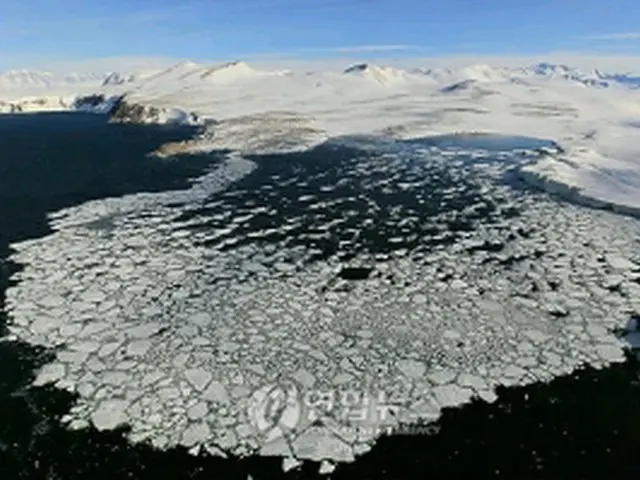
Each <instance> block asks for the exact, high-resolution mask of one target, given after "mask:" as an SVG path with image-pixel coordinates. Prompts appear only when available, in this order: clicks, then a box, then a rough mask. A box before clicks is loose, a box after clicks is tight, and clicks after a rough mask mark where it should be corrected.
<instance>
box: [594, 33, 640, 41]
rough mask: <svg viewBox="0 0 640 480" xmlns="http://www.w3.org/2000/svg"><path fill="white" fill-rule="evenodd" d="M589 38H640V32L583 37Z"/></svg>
mask: <svg viewBox="0 0 640 480" xmlns="http://www.w3.org/2000/svg"><path fill="white" fill-rule="evenodd" d="M583 38H586V39H588V40H640V32H622V33H606V34H603V35H589V36H587V37H583Z"/></svg>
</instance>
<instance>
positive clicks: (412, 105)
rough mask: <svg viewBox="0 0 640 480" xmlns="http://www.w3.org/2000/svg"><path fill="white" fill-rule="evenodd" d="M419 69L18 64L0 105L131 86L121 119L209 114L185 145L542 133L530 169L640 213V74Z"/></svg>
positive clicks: (31, 104)
mask: <svg viewBox="0 0 640 480" xmlns="http://www.w3.org/2000/svg"><path fill="white" fill-rule="evenodd" d="M416 67H417V68H414V69H407V70H402V69H398V68H391V67H385V66H381V65H373V64H355V65H351V66H348V65H347V66H346V67H344V66H343V68H341V69H337V70H335V71H317V72H305V71H295V70H294V71H293V72H289V71H279V70H274V71H269V70H259V69H256V68H254V67H252V66H250V65H247V64H246V63H243V62H233V63H227V64H222V65H213V66H212V65H201V64H197V63H194V62H182V63H179V64H176V65H174V66H172V67H170V68H167V69H165V70H162V71H159V72H155V73H154V74H151V75H144V76H135V75H131V74H113V73H111V74H109V75H106V74H105V75H104V76H102V77H100V76H99V75H93V76H88V77H86V76H85V77H81V78H80V79H78V80H77V81H72V79H73V78H74V77H69V76H67V78H62V79H60V78H54V77H53V76H52V75H50V74H46V73H41V72H28V71H12V72H7V73H5V74H2V75H0V111H12V110H11V107H10V104H12V103H13V104H15V102H16V100H17V101H18V103H22V105H24V108H23V109H22V110H29V111H33V110H38V109H65V108H72V105H74V100H73V99H74V98H77V96H78V95H80V94H89V93H100V94H103V95H105V96H107V97H109V96H112V95H119V94H126V97H125V101H126V103H127V104H128V105H139V106H141V107H140V108H141V109H142V113H140V112H139V109H138V111H137V114H136V117H135V118H131V119H127V118H126V116H123V118H121V120H122V121H142V122H147V123H149V122H164V121H188V122H190V123H193V121H195V120H194V119H197V121H199V122H206V121H208V120H214V121H215V124H214V125H213V126H211V127H209V128H207V131H206V132H205V134H204V135H202V137H201V138H199V139H198V140H197V141H196V142H191V143H190V144H189V146H190V148H198V149H200V150H202V149H204V148H230V149H234V150H238V151H239V152H241V153H248V152H264V151H279V150H282V149H285V150H290V149H304V148H308V147H310V146H312V145H314V144H317V143H319V142H321V141H323V140H326V139H328V138H335V137H342V136H348V135H362V134H364V135H382V136H385V137H391V138H415V137H423V136H429V135H435V134H443V133H451V132H486V133H500V134H506V135H511V134H513V135H527V136H537V137H540V138H545V139H549V140H554V141H556V142H557V143H558V144H559V145H561V146H562V147H563V149H564V150H565V153H564V155H563V156H562V157H553V158H551V157H549V158H543V159H541V160H540V161H539V162H538V163H535V164H531V165H527V166H526V167H524V169H523V173H524V174H525V176H526V178H528V179H529V180H531V181H534V182H536V183H537V184H539V185H541V186H543V187H545V188H552V189H553V190H554V191H557V192H559V193H565V194H570V195H571V196H573V197H576V198H579V199H583V200H584V199H586V198H590V199H592V200H593V201H595V203H596V204H599V205H603V204H604V205H606V204H614V205H619V206H622V207H623V209H627V210H631V211H640V145H639V144H638V142H637V138H640V137H639V135H640V96H639V92H638V90H637V87H638V85H639V84H640V81H639V80H638V76H634V74H632V73H628V72H625V73H605V72H602V71H600V70H595V69H594V70H592V71H581V70H578V69H575V68H571V67H569V66H566V65H558V64H551V63H538V64H534V65H530V66H528V67H512V68H506V67H493V66H490V65H485V64H476V65H473V64H472V65H467V66H463V67H444V68H435V69H431V68H424V67H423V66H420V65H417V66H416ZM80 80H81V81H80ZM136 108H137V107H136Z"/></svg>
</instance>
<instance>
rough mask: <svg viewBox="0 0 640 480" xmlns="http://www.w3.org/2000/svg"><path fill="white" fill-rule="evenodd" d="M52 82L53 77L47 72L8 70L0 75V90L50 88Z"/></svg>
mask: <svg viewBox="0 0 640 480" xmlns="http://www.w3.org/2000/svg"><path fill="white" fill-rule="evenodd" d="M54 81H55V79H54V75H53V74H52V73H49V72H39V71H31V70H9V71H7V72H4V73H0V89H9V88H10V89H15V88H25V87H28V88H33V87H35V88H46V87H50V86H51V85H52V84H53V83H54Z"/></svg>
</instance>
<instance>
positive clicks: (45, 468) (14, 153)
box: [0, 114, 640, 480]
mask: <svg viewBox="0 0 640 480" xmlns="http://www.w3.org/2000/svg"><path fill="white" fill-rule="evenodd" d="M192 133H193V132H192V130H190V129H188V128H175V127H148V126H130V125H126V126H123V125H110V124H106V122H105V120H104V119H103V118H101V117H97V116H91V115H76V114H74V115H69V114H50V115H28V116H27V115H25V116H0V332H4V330H3V329H4V327H5V326H6V324H7V322H10V321H11V319H10V317H8V316H7V315H6V314H5V313H4V309H3V307H4V291H5V290H6V288H7V286H8V285H9V276H10V275H11V273H12V272H15V271H17V270H18V269H19V268H20V266H19V265H15V264H12V263H10V262H8V261H6V257H7V255H8V253H9V244H10V243H11V242H15V241H19V240H22V239H27V238H34V237H39V236H43V235H46V234H47V233H48V232H49V229H48V225H47V221H46V214H47V213H50V212H54V211H57V210H58V209H60V208H64V207H69V206H73V205H77V204H80V203H82V202H85V201H87V200H90V199H97V198H102V197H107V196H118V195H123V194H127V193H134V192H150V191H163V190H168V189H180V188H185V187H186V186H188V185H189V180H190V179H192V178H194V177H196V176H198V175H200V174H201V173H203V172H204V171H206V170H207V169H208V168H209V167H210V166H212V165H213V164H215V163H216V162H217V161H218V160H217V159H216V157H215V156H193V157H183V158H181V159H180V160H166V161H162V160H158V159H155V158H149V157H147V155H146V154H147V153H148V152H149V151H151V150H153V149H155V148H156V147H157V146H159V145H160V144H161V143H164V142H167V141H176V140H180V139H183V138H186V137H188V136H189V135H191V134H192ZM442 141H443V142H444V143H441V144H439V145H437V146H441V147H446V146H450V145H452V144H455V141H456V139H454V138H445V139H442ZM482 141H483V142H485V143H483V144H481V146H483V147H485V148H486V147H490V146H491V145H490V144H491V142H495V141H496V140H495V139H487V138H484V139H482ZM487 142H488V143H487ZM500 142H503V141H502V140H501V141H500ZM500 142H498V143H500ZM456 145H459V146H462V147H468V146H478V145H476V144H473V145H471V144H466V145H461V144H456ZM500 145H502V146H504V143H500ZM510 146H511V147H512V148H521V144H520V142H519V141H514V143H512V144H511V145H510ZM522 146H525V145H522ZM526 146H529V147H534V148H535V147H537V146H544V145H543V144H540V145H531V144H527V145H526ZM254 160H255V161H256V163H257V164H258V168H257V169H256V171H254V172H253V173H252V174H250V175H248V176H247V177H245V178H243V179H242V180H240V181H239V182H237V183H236V184H235V185H233V186H232V187H231V188H230V189H229V190H228V191H227V192H225V193H223V194H221V195H219V197H217V199H216V202H214V206H209V207H207V206H205V207H204V208H203V209H200V210H197V211H194V212H192V213H191V214H190V216H191V217H195V216H202V217H204V218H211V217H212V216H214V215H216V214H220V213H222V212H225V211H226V212H230V215H231V216H242V215H244V214H245V213H246V212H244V210H243V209H246V208H256V207H260V206H265V207H268V209H270V210H273V209H276V211H275V213H272V216H271V217H260V216H258V217H255V218H254V219H253V220H252V222H250V223H248V224H247V225H246V226H245V227H244V228H245V229H246V232H244V233H247V234H248V233H251V232H252V231H256V230H258V229H262V228H265V226H269V225H271V224H272V223H273V224H274V225H276V224H278V223H281V222H282V221H288V220H291V219H295V220H296V221H298V220H300V212H301V211H303V210H304V202H305V200H304V199H305V198H306V196H308V195H310V194H312V193H317V192H318V187H319V186H321V185H336V184H337V185H338V188H337V190H336V189H334V190H332V191H331V195H330V196H331V198H332V199H334V200H335V198H338V197H340V198H344V199H345V201H344V202H342V203H340V202H338V203H334V204H333V207H332V208H333V209H341V210H362V209H365V208H367V206H366V205H364V204H362V203H361V202H362V199H361V198H360V197H359V195H358V193H359V192H361V191H362V190H363V189H364V190H366V191H367V193H368V196H369V199H370V200H372V201H375V202H376V204H382V205H386V206H388V207H389V210H390V211H391V210H392V211H393V212H394V215H396V214H399V215H401V216H411V215H418V216H422V217H424V218H427V217H428V216H429V215H432V214H433V213H434V212H433V211H430V210H429V208H427V207H428V206H429V205H434V204H437V205H439V206H440V210H439V211H441V210H444V211H446V212H447V214H448V216H449V218H450V219H451V225H449V232H448V234H447V235H440V234H442V232H430V231H428V230H425V231H421V232H419V233H420V235H421V236H423V237H424V236H429V235H435V234H436V233H437V234H438V235H440V236H439V237H438V238H440V240H439V241H442V242H453V241H455V240H456V232H460V231H464V230H465V229H469V228H473V223H474V222H476V221H492V219H499V218H504V217H508V216H510V215H517V212H512V211H508V209H505V208H503V207H502V206H501V205H500V203H499V202H498V203H496V202H487V204H486V208H485V209H481V210H479V211H477V212H475V213H474V215H475V216H471V217H464V218H462V217H461V216H460V212H461V211H462V210H464V207H465V204H466V203H467V202H471V201H474V202H477V201H478V197H479V196H480V195H481V191H480V190H478V189H477V188H476V185H474V184H473V182H467V180H465V178H466V177H464V175H463V174H465V173H469V172H466V171H465V170H464V168H462V169H458V170H455V171H454V170H451V169H446V168H439V169H437V168H436V167H434V166H433V165H432V166H431V167H430V169H429V170H428V171H418V172H417V171H416V168H418V169H419V168H422V167H421V166H420V165H413V164H411V162H408V163H407V164H406V165H402V166H401V168H402V169H403V170H402V172H404V173H403V181H408V183H411V182H410V180H411V175H414V174H415V175H418V174H419V175H421V176H422V178H423V177H424V175H425V174H428V178H429V179H430V182H431V186H432V188H431V189H430V190H429V191H428V192H424V191H423V190H421V191H417V190H412V187H407V188H403V189H401V191H400V192H398V191H392V192H390V191H389V190H388V189H384V188H378V183H379V182H378V180H380V178H378V177H384V175H385V174H386V172H387V171H386V170H384V169H383V168H382V165H377V166H379V167H380V168H379V169H376V168H375V167H376V164H375V162H376V161H377V160H376V159H375V158H374V157H371V159H370V160H371V162H374V163H371V164H368V165H369V166H370V167H371V168H369V169H367V170H362V168H361V167H362V161H363V154H362V152H357V151H355V150H353V149H349V148H339V147H335V146H333V147H330V146H325V147H321V148H319V149H316V150H314V151H312V152H308V153H303V154H292V155H288V156H268V157H256V158H254ZM394 171H395V172H396V173H397V172H398V170H397V169H396V170H394ZM344 172H351V173H350V175H349V176H348V178H347V176H345V175H344ZM416 172H417V173H416ZM274 177H277V178H278V182H276V183H275V187H274V186H273V185H274V184H272V185H271V187H269V188H264V187H265V184H266V183H268V182H266V179H272V178H274ZM454 183H455V184H456V185H457V186H458V187H460V188H458V189H457V192H458V193H457V194H455V195H451V194H450V192H449V194H446V195H445V194H444V193H443V192H444V191H445V190H446V188H447V187H448V186H450V185H451V184H454ZM256 192H259V194H258V195H256ZM420 195H424V198H423V200H424V203H416V201H417V200H419V199H420V198H421V197H420ZM327 196H328V197H329V195H327ZM327 200H329V198H328V199H327ZM425 205H426V206H425ZM331 214H334V215H335V214H336V212H333V213H332V212H331V208H329V209H328V210H324V211H318V212H317V214H315V215H307V216H305V217H304V218H302V220H303V221H301V222H300V223H299V225H298V227H297V228H298V230H295V231H292V232H290V233H289V235H287V238H275V237H274V238H269V239H267V240H268V241H270V242H273V243H279V242H282V243H283V244H285V245H287V246H291V243H293V244H294V246H302V247H305V248H308V249H309V251H311V252H314V251H315V252H316V253H313V255H316V257H313V256H312V257H310V258H309V259H308V260H309V261H313V260H317V259H318V258H317V255H320V257H321V258H322V257H323V256H326V255H333V254H336V255H341V256H342V257H343V258H346V259H348V258H349V257H350V256H352V255H354V254H356V253H361V252H362V251H365V252H370V253H372V254H380V253H386V252H388V251H389V250H390V249H392V248H398V245H399V244H398V243H397V242H394V243H393V246H391V245H390V244H389V243H388V239H389V238H392V237H393V236H394V235H396V236H397V234H398V232H397V230H398V228H396V226H395V225H394V218H397V217H392V216H390V215H389V214H388V212H386V211H385V210H384V209H382V210H380V209H377V210H375V211H372V213H371V217H370V220H371V222H370V223H369V225H370V227H369V228H365V229H364V230H363V231H362V232H361V233H360V234H359V236H358V238H357V241H350V239H352V238H353V235H352V234H351V233H352V232H351V231H350V227H353V225H350V224H349V223H348V222H346V223H345V224H343V225H340V227H339V228H336V230H335V231H332V232H331V235H330V236H329V240H326V241H324V243H322V242H321V243H319V244H318V243H317V241H315V240H314V241H313V242H316V243H313V242H312V241H311V240H310V239H311V238H315V237H313V236H312V235H311V236H310V235H309V234H313V233H314V228H315V226H316V225H317V224H318V223H323V222H327V221H328V220H330V218H328V217H327V215H331ZM186 217H189V215H187V216H186ZM422 217H420V218H422ZM185 219H188V218H183V220H185ZM227 221H228V219H227ZM211 222H213V221H212V220H210V221H208V223H207V222H203V223H202V224H201V226H199V228H200V229H205V230H206V229H207V228H214V227H216V225H215V224H214V223H213V224H212V223H211ZM407 233H410V235H409V234H408V235H406V236H405V237H403V240H402V242H404V243H402V242H401V244H400V246H402V247H403V248H417V247H416V245H415V244H412V243H411V242H412V241H415V239H414V238H413V236H412V235H413V234H414V233H415V232H407ZM445 233H446V232H445ZM274 235H276V236H277V234H275V233H274ZM246 238H250V237H248V236H247V237H246ZM225 240H228V239H224V238H220V239H217V240H216V241H217V242H219V243H220V242H223V241H225ZM247 241H248V240H247ZM310 242H311V243H310ZM236 245H237V244H236ZM51 355H52V352H49V351H46V350H44V349H40V348H34V347H32V346H30V345H27V344H24V343H21V342H18V341H8V340H7V339H6V338H5V339H4V340H0V479H2V480H5V479H7V480H11V479H14V478H21V479H30V480H31V479H48V480H53V479H87V478H92V479H99V478H104V479H109V480H115V479H121V478H122V479H124V478H127V479H138V478H140V479H142V478H144V479H163V478H167V479H169V478H171V479H187V478H188V479H212V478H222V479H226V478H238V479H243V480H244V479H246V478H247V475H248V474H250V475H251V476H252V477H253V478H254V479H258V478H278V477H288V478H314V477H316V476H317V470H318V465H317V464H314V463H312V462H308V463H306V464H305V465H303V466H302V467H301V468H300V469H296V470H294V471H291V472H289V473H288V474H287V475H284V474H282V472H281V467H280V465H281V459H279V458H247V459H218V458H210V457H203V456H200V457H193V456H190V455H189V454H187V452H186V451H185V450H184V449H182V448H175V449H171V450H169V451H159V450H155V449H153V448H152V447H150V446H146V445H137V446H132V445H130V444H129V443H128V442H127V440H126V439H125V438H124V436H123V430H118V431H114V432H109V433H99V432H97V431H95V430H92V429H86V430H80V431H73V432H71V431H67V430H66V429H64V428H63V427H61V426H60V424H59V422H58V421H59V419H60V418H61V416H62V415H64V414H65V413H66V412H67V411H68V410H69V408H70V407H71V405H72V404H73V401H74V398H73V396H72V395H71V394H69V393H67V392H65V391H62V390H58V389H56V388H54V387H52V386H46V387H30V386H29V384H30V382H31V380H32V379H33V377H34V370H35V369H36V368H37V367H38V366H39V365H41V364H42V363H45V362H46V361H47V359H48V358H49V357H50V356H51ZM638 371H639V370H638V366H637V364H636V363H635V362H634V361H631V360H629V362H627V363H625V364H620V365H615V366H611V367H609V368H606V369H604V370H599V371H596V370H593V369H591V368H584V369H583V370H581V371H579V372H577V373H575V374H573V375H571V376H566V377H559V378H557V379H556V380H554V381H553V382H551V383H549V384H533V385H529V386H526V387H517V388H509V389H506V388H503V389H500V390H499V391H498V394H499V399H498V401H496V402H495V403H493V404H487V403H485V402H483V401H480V400H476V401H474V402H473V403H471V404H469V405H466V406H464V407H462V408H456V409H447V410H446V411H445V413H444V415H443V417H442V418H441V419H440V420H439V421H438V424H437V425H436V427H437V431H438V433H436V434H433V435H429V436H427V435H422V436H417V435H413V436H398V435H395V436H389V437H386V438H383V439H381V440H380V441H379V442H378V443H377V444H376V446H375V447H374V448H373V450H372V451H371V452H369V453H367V454H365V455H364V456H362V457H361V458H359V459H358V460H357V461H356V462H355V463H353V464H350V465H344V466H339V467H338V468H337V469H336V471H335V472H334V473H333V474H332V478H344V479H358V478H367V479H374V478H375V479H395V478H451V477H452V476H453V475H464V476H466V477H468V478H639V477H640V455H639V452H638V444H639V442H638V432H640V381H639V377H638Z"/></svg>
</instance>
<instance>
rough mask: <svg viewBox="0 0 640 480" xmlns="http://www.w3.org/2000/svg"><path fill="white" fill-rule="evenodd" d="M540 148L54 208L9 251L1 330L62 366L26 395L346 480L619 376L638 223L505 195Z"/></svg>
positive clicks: (234, 176)
mask: <svg viewBox="0 0 640 480" xmlns="http://www.w3.org/2000/svg"><path fill="white" fill-rule="evenodd" d="M523 142H524V143H523ZM474 144H477V145H480V147H481V148H476V147H474V146H473V145H474ZM541 144H542V145H541ZM501 146H502V147H501ZM535 149H538V152H536V151H535ZM544 149H546V150H544ZM554 149H555V150H554ZM541 151H542V152H546V153H543V155H552V154H558V152H559V149H558V147H557V146H554V145H553V144H548V145H546V146H544V142H531V141H530V140H528V139H517V138H516V139H511V138H507V137H503V138H498V139H495V138H493V137H475V138H473V137H471V138H470V137H455V136H453V137H452V136H448V137H440V138H429V139H426V140H412V141H392V140H389V141H380V140H379V139H378V138H376V137H357V136H347V137H340V138H336V139H332V140H330V141H327V142H324V143H323V144H321V145H318V146H316V147H314V148H312V149H310V150H307V151H303V152H297V153H296V152H294V153H290V154H288V155H282V154H278V155H257V156H256V155H253V156H247V157H245V158H243V157H239V156H237V154H234V153H230V154H229V156H228V158H227V160H226V161H225V162H222V163H221V164H220V165H219V166H218V168H217V169H216V170H214V171H212V172H211V173H209V174H207V175H205V176H204V177H202V178H201V179H200V180H199V181H198V182H196V183H195V184H194V186H193V187H192V188H190V189H188V190H185V191H181V192H171V193H169V192H168V193H159V194H143V195H131V196H125V197H122V198H112V199H107V200H100V201H92V202H89V203H86V204H83V205H80V206H77V207H73V208H70V209H66V210H62V211H60V212H57V213H56V214H54V215H52V216H51V218H50V222H51V225H52V228H53V233H52V234H51V235H49V236H46V237H44V238H40V239H34V240H28V241H24V242H20V243H17V244H14V245H12V247H13V248H14V249H15V253H14V254H13V256H12V259H13V260H14V261H16V262H19V263H21V264H23V265H24V269H23V270H22V271H21V272H20V273H18V274H16V275H15V278H14V279H15V280H19V281H18V282H16V283H15V284H14V285H13V286H12V287H11V288H9V289H8V291H7V309H8V312H9V314H10V315H11V318H12V323H11V325H10V333H11V335H12V336H14V337H17V338H20V339H23V340H26V341H28V342H30V343H33V344H41V345H46V346H49V347H53V348H55V349H57V358H56V360H55V361H54V362H53V363H49V364H47V365H45V366H44V367H43V368H42V369H41V371H40V372H39V374H38V376H37V378H36V380H35V383H36V384H45V383H50V382H53V383H55V385H57V386H58V387H60V388H66V389H69V390H72V391H75V392H77V393H78V395H79V399H78V402H77V404H76V405H75V406H74V407H73V409H72V410H71V411H70V412H69V414H68V415H67V416H66V417H65V418H63V421H65V422H68V424H69V427H70V428H83V427H86V426H88V425H93V426H95V427H96V428H98V429H101V430H104V429H112V428H115V427H117V426H119V425H123V424H128V425H130V426H131V432H130V437H131V439H132V441H143V440H149V441H151V442H152V443H153V444H154V445H156V446H158V447H166V446H170V445H177V444H178V445H185V446H187V447H189V448H192V449H193V451H194V452H196V451H199V450H200V449H205V450H206V451H208V452H209V453H211V454H214V455H220V456H225V455H249V454H260V455H282V456H284V457H285V458H289V459H297V460H301V459H312V460H325V461H331V462H348V461H351V460H353V459H354V458H355V456H357V455H358V454H360V453H362V452H365V451H367V450H368V449H370V448H371V446H372V444H373V443H374V442H375V440H376V438H378V437H379V436H380V435H382V434H384V433H387V432H390V431H396V432H398V431H400V432H402V431H403V429H407V428H418V427H416V426H415V425H416V424H417V423H419V422H420V421H426V422H429V421H433V420H435V419H436V418H438V416H439V414H440V412H441V409H442V408H444V407H449V406H457V405H460V404H463V403H465V402H467V401H469V400H470V399H471V398H472V397H474V396H479V397H481V398H483V399H484V400H486V401H492V400H493V399H494V398H495V394H494V392H493V389H494V388H495V387H496V386H497V385H518V384H526V383H530V382H534V381H538V380H543V381H544V380H548V379H551V378H553V377H554V376H556V375H560V374H565V373H569V372H571V371H573V370H574V369H575V368H577V367H578V366H579V365H581V364H583V363H589V364H591V365H595V366H605V365H607V364H610V363H612V362H618V361H622V360H623V347H624V345H625V342H627V343H628V342H629V341H630V340H629V336H628V335H627V337H626V340H625V339H620V338H618V336H616V335H615V334H614V332H615V331H616V329H619V327H620V326H623V325H626V324H627V322H632V320H633V319H634V318H636V317H635V316H634V315H637V312H638V311H640V257H639V256H638V248H637V247H638V238H639V234H640V224H639V223H638V222H637V221H636V220H633V219H628V218H624V217H620V216H617V215H616V214H614V213H611V212H606V211H597V210H589V209H586V208H584V207H579V206H574V205H571V204H564V203H557V202H555V201H553V200H552V199H550V198H549V197H547V196H545V195H542V194H534V193H532V192H530V191H527V190H519V189H517V188H516V189H514V187H513V185H512V184H511V183H510V182H511V181H512V180H513V179H511V178H510V177H511V174H512V173H513V170H512V168H513V167H514V166H517V165H519V164H521V163H522V162H525V163H526V162H530V161H535V160H536V159H537V156H538V155H540V152H541ZM505 180H509V181H505ZM629 328H630V327H629ZM408 425H413V427H408ZM404 433H409V434H411V433H412V430H410V429H409V430H407V431H406V432H404ZM413 433H418V432H417V431H416V432H413ZM291 461H293V460H288V462H289V463H291ZM285 463H286V462H285ZM294 463H295V462H294Z"/></svg>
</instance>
